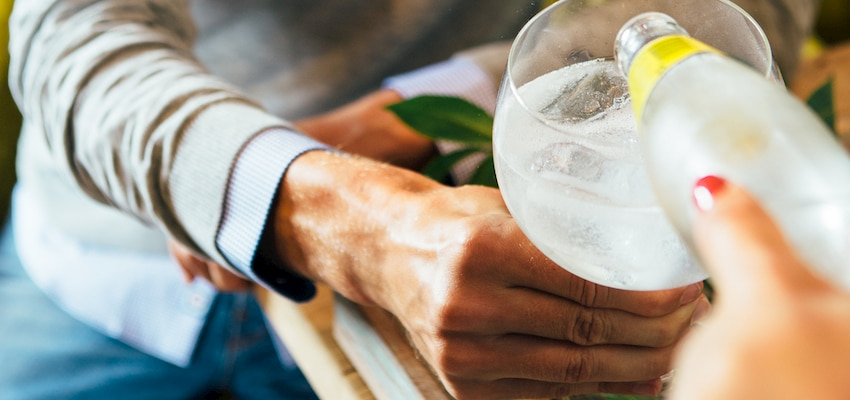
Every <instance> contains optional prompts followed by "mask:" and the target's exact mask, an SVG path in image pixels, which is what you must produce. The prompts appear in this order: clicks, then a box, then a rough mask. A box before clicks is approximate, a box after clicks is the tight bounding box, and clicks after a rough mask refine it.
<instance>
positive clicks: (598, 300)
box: [572, 279, 610, 307]
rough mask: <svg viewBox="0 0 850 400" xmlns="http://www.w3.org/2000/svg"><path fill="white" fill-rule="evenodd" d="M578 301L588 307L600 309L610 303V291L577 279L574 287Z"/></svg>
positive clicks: (574, 293) (574, 294)
mask: <svg viewBox="0 0 850 400" xmlns="http://www.w3.org/2000/svg"><path fill="white" fill-rule="evenodd" d="M572 293H573V296H574V298H575V300H576V301H578V302H579V303H580V304H582V305H584V306H587V307H598V306H601V305H605V304H606V303H607V302H608V296H609V294H610V289H609V288H607V287H605V286H600V285H597V284H595V283H593V282H590V281H586V280H584V279H577V280H576V281H575V285H574V287H573V291H572Z"/></svg>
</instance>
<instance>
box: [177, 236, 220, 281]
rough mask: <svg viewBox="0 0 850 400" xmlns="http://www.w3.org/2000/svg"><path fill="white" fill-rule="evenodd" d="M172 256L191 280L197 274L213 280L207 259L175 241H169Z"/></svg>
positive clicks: (184, 275) (185, 276) (184, 274)
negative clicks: (199, 256)
mask: <svg viewBox="0 0 850 400" xmlns="http://www.w3.org/2000/svg"><path fill="white" fill-rule="evenodd" d="M168 249H169V252H170V253H171V256H172V257H173V258H174V260H175V261H176V262H177V264H178V266H180V269H181V270H182V271H183V277H184V278H186V280H187V282H191V281H192V280H193V279H194V278H195V277H196V276H200V277H202V278H204V279H206V280H207V281H210V282H212V277H211V276H210V274H209V272H208V271H207V266H206V261H204V260H202V259H200V258H198V257H196V256H195V255H194V254H193V253H192V252H191V251H189V250H188V249H186V248H185V247H183V246H182V245H180V244H178V243H177V242H174V241H169V242H168Z"/></svg>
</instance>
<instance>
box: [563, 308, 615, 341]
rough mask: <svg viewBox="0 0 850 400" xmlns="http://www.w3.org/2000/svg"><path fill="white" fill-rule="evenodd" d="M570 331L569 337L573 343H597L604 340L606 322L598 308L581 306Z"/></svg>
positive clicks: (606, 330) (606, 332)
mask: <svg viewBox="0 0 850 400" xmlns="http://www.w3.org/2000/svg"><path fill="white" fill-rule="evenodd" d="M570 332H571V337H570V338H569V339H570V340H571V341H572V342H573V343H576V344H578V345H582V346H592V345H597V344H601V343H604V342H605V341H606V339H607V336H608V323H607V322H606V319H605V317H603V316H602V314H601V312H599V311H598V310H594V309H589V308H582V309H580V310H578V312H577V313H576V316H575V318H574V319H573V321H572V329H571V330H570Z"/></svg>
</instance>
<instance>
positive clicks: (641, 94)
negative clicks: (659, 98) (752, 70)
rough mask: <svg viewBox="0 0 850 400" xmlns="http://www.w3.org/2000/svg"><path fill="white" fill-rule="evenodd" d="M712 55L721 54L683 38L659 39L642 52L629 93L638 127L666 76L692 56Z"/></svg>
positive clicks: (634, 63) (633, 69)
mask: <svg viewBox="0 0 850 400" xmlns="http://www.w3.org/2000/svg"><path fill="white" fill-rule="evenodd" d="M709 52H711V53H720V52H719V51H718V50H717V49H715V48H713V47H711V46H709V45H707V44H705V43H703V42H700V41H699V40H696V39H694V38H691V37H688V36H682V35H672V36H664V37H661V38H658V39H655V40H653V41H651V42H649V43H648V44H647V45H646V46H644V47H643V48H642V49H640V50H639V51H638V53H637V55H635V59H634V61H632V66H631V67H630V68H629V93H630V94H631V98H632V108H633V109H634V113H635V118H637V122H638V125H640V119H641V117H642V115H643V108H644V106H646V100H647V98H648V97H649V94H650V93H651V92H652V89H653V88H655V84H657V83H658V80H659V79H661V77H662V76H663V75H664V73H665V72H667V70H669V69H670V68H671V67H673V66H674V65H676V64H678V63H680V62H682V61H683V60H685V59H686V58H688V57H690V56H693V55H695V54H700V53H709Z"/></svg>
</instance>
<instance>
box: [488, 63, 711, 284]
mask: <svg viewBox="0 0 850 400" xmlns="http://www.w3.org/2000/svg"><path fill="white" fill-rule="evenodd" d="M503 92H504V91H503ZM518 93H519V96H520V97H521V99H522V101H521V102H520V101H519V100H518V99H517V97H516V96H511V95H504V93H503V95H502V96H501V97H500V104H499V108H498V109H497V112H496V122H495V125H494V142H493V144H494V152H495V156H496V170H497V175H498V177H499V185H500V188H501V190H502V195H503V197H504V198H505V202H506V203H507V205H508V208H509V209H510V211H511V213H512V214H513V215H514V217H515V218H516V220H517V223H518V224H519V225H520V227H521V228H522V229H523V231H524V232H525V233H526V235H527V236H528V237H529V239H531V241H532V242H533V243H534V244H535V245H536V246H537V247H538V248H540V250H541V251H542V252H543V253H544V254H546V255H547V256H548V257H550V258H551V259H552V260H554V261H555V262H556V263H558V264H559V265H561V266H562V267H564V268H565V269H567V270H569V271H570V272H572V273H574V274H576V275H578V276H581V277H582V278H585V279H588V280H591V281H593V282H597V283H600V284H603V285H607V286H611V287H617V288H623V289H634V290H651V289H661V288H670V287H676V286H682V285H685V284H688V283H691V282H694V281H696V280H699V279H702V278H704V277H705V273H704V272H703V271H702V269H701V268H700V267H699V266H698V265H697V264H696V262H695V261H694V260H693V258H692V257H691V256H690V253H689V252H688V250H687V248H686V247H685V245H684V244H683V243H682V241H681V240H680V239H679V237H678V235H677V234H676V233H675V231H674V230H673V227H672V226H671V225H670V223H669V222H668V221H667V219H666V217H665V216H664V214H663V213H662V211H661V209H660V208H659V207H658V205H657V203H656V201H655V196H654V193H653V191H652V188H651V186H650V184H649V178H648V176H647V174H646V169H645V167H644V165H643V160H642V158H641V155H640V154H641V153H640V148H639V146H638V138H637V132H636V127H635V120H634V115H633V114H632V107H631V102H630V99H629V96H628V88H627V87H626V81H625V79H623V78H621V77H620V75H619V73H618V72H617V69H616V65H615V64H614V62H613V61H609V60H598V59H597V60H590V61H585V62H580V63H578V64H573V65H570V66H568V67H565V68H563V69H561V70H557V71H553V72H550V73H548V74H546V75H543V76H540V77H539V78H537V79H535V80H533V81H531V82H529V83H527V84H525V85H524V86H522V87H521V88H519V90H518Z"/></svg>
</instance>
